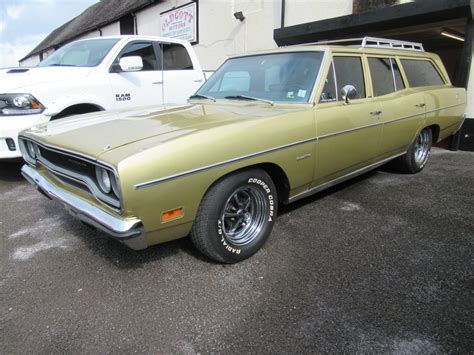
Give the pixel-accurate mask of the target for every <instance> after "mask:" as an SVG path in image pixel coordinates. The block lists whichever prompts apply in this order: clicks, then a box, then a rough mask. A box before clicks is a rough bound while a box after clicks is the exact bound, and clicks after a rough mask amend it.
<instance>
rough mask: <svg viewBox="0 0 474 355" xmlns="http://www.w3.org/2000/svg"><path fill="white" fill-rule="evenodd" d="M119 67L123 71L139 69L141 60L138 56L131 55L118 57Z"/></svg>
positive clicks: (141, 66)
mask: <svg viewBox="0 0 474 355" xmlns="http://www.w3.org/2000/svg"><path fill="white" fill-rule="evenodd" d="M119 65H120V69H122V71H125V72H130V71H140V70H142V69H143V60H142V57H140V56H131V57H123V58H120V61H119Z"/></svg>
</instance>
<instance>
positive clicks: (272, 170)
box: [203, 162, 290, 203]
mask: <svg viewBox="0 0 474 355" xmlns="http://www.w3.org/2000/svg"><path fill="white" fill-rule="evenodd" d="M252 169H261V170H263V171H265V172H266V173H267V174H268V175H269V176H270V178H271V179H272V181H273V183H274V184H275V187H276V189H277V194H278V201H279V202H282V203H287V202H288V199H289V194H290V182H289V180H288V176H287V175H286V173H285V171H284V170H283V169H282V168H281V167H280V166H279V165H278V164H275V163H269V162H267V163H257V164H253V165H248V166H245V167H242V168H239V169H236V170H232V171H229V172H227V173H226V174H225V175H223V176H221V177H219V178H218V179H217V180H215V181H213V182H212V184H210V185H209V187H208V188H207V189H206V192H205V193H204V195H203V196H205V195H206V194H207V192H208V191H209V190H210V189H211V188H212V187H213V186H214V185H215V184H217V183H218V182H219V181H221V180H223V179H225V178H227V177H228V176H230V175H233V174H236V173H239V172H242V171H245V170H252Z"/></svg>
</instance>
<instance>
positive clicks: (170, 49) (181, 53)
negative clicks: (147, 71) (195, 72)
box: [161, 43, 193, 70]
mask: <svg viewBox="0 0 474 355" xmlns="http://www.w3.org/2000/svg"><path fill="white" fill-rule="evenodd" d="M161 47H162V50H163V70H185V69H190V70H192V69H193V62H192V61H191V58H190V57H189V53H188V51H187V49H186V48H185V47H184V46H182V45H181V44H177V43H163V44H162V45H161Z"/></svg>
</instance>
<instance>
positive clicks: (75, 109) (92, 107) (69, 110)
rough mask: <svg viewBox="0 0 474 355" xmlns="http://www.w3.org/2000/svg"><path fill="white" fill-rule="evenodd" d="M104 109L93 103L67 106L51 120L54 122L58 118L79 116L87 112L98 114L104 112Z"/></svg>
mask: <svg viewBox="0 0 474 355" xmlns="http://www.w3.org/2000/svg"><path fill="white" fill-rule="evenodd" d="M104 110H105V109H104V108H103V107H102V106H100V105H97V104H93V103H80V104H74V105H71V106H68V107H66V108H64V109H63V110H61V111H60V112H59V113H57V114H56V115H54V116H53V117H51V120H56V119H58V118H62V117H66V116H72V115H79V114H82V113H89V112H98V111H104Z"/></svg>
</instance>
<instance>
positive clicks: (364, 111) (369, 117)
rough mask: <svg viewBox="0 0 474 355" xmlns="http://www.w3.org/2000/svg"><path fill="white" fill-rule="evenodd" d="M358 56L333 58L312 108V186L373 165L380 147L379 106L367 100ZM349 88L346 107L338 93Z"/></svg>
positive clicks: (360, 57) (337, 56)
mask: <svg viewBox="0 0 474 355" xmlns="http://www.w3.org/2000/svg"><path fill="white" fill-rule="evenodd" d="M362 59H363V58H362V56H360V55H352V54H351V55H339V54H338V55H335V56H334V58H333V60H332V63H331V66H330V68H329V70H328V74H327V76H326V81H325V85H324V88H323V91H322V93H321V98H320V100H319V103H318V104H317V105H316V107H315V110H316V111H315V119H316V127H317V136H318V140H317V145H316V157H317V159H316V160H317V163H316V170H315V175H314V181H313V186H317V185H321V184H324V183H326V182H329V181H332V180H335V179H337V178H339V177H341V176H344V175H347V174H349V173H350V172H352V171H355V170H357V169H360V168H362V167H364V166H367V165H370V164H371V163H373V161H374V159H375V157H376V155H377V153H378V151H379V147H380V139H381V132H382V125H381V122H380V113H381V106H380V103H378V102H374V100H373V99H372V98H368V97H367V90H366V88H367V81H366V79H365V77H366V75H365V74H364V73H365V70H364V69H363V67H364V65H363V60H362ZM345 85H352V86H354V87H355V89H356V91H357V95H356V97H355V98H354V99H352V100H350V102H349V103H345V102H344V101H343V100H342V98H341V94H340V92H341V89H342V88H343V87H344V86H345Z"/></svg>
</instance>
